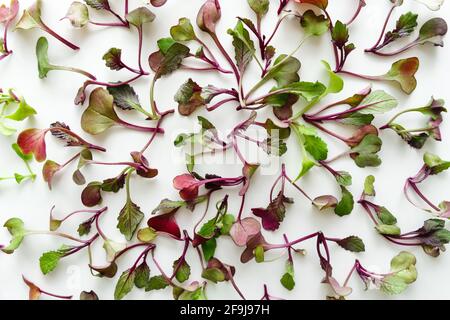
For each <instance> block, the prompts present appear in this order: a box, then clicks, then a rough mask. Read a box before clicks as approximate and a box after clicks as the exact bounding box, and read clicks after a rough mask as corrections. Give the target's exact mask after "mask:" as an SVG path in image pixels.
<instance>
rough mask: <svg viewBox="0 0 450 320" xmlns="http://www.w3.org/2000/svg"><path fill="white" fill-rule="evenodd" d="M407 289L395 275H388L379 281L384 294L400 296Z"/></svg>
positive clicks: (405, 284)
mask: <svg viewBox="0 0 450 320" xmlns="http://www.w3.org/2000/svg"><path fill="white" fill-rule="evenodd" d="M407 288H408V284H407V283H406V282H405V281H404V280H403V279H402V278H400V277H398V276H397V275H389V276H387V277H385V278H384V279H383V280H382V281H381V285H380V289H381V291H383V292H384V293H386V294H389V295H395V294H400V293H402V292H403V291H405V290H406V289H407Z"/></svg>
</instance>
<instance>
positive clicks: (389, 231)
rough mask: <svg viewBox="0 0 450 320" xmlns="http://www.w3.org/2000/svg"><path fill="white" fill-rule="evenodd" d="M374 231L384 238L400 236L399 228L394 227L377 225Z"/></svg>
mask: <svg viewBox="0 0 450 320" xmlns="http://www.w3.org/2000/svg"><path fill="white" fill-rule="evenodd" d="M375 229H377V231H378V233H380V234H382V235H386V236H399V235H400V234H401V230H400V228H399V227H397V226H395V225H387V224H379V225H377V226H376V227H375Z"/></svg>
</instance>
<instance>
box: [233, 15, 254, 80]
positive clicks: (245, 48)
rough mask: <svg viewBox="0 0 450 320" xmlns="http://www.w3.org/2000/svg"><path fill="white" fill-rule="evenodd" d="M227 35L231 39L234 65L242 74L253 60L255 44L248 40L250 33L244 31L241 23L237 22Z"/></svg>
mask: <svg viewBox="0 0 450 320" xmlns="http://www.w3.org/2000/svg"><path fill="white" fill-rule="evenodd" d="M228 34H229V35H231V36H232V37H233V46H234V51H235V59H236V64H237V66H238V69H239V70H240V71H241V72H243V71H244V70H245V69H246V68H247V66H248V65H249V63H250V62H251V61H252V59H253V55H254V53H255V44H254V43H253V41H252V40H251V39H250V33H249V32H248V30H247V29H245V27H244V24H243V23H242V21H238V23H237V25H236V27H235V28H234V29H228Z"/></svg>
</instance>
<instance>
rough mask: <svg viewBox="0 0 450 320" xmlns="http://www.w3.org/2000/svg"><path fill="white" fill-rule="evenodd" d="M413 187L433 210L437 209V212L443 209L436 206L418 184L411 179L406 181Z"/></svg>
mask: <svg viewBox="0 0 450 320" xmlns="http://www.w3.org/2000/svg"><path fill="white" fill-rule="evenodd" d="M406 183H407V184H408V185H409V186H410V187H411V188H413V190H414V192H415V193H416V194H417V195H418V196H419V197H420V198H421V199H422V200H423V201H425V203H426V204H428V205H429V206H430V207H431V208H433V210H436V211H437V212H439V211H441V209H439V208H438V207H437V206H435V205H434V204H433V203H432V202H431V201H430V200H428V198H427V197H426V196H425V195H424V194H423V193H422V191H420V189H419V188H418V187H417V185H416V184H415V183H414V182H412V181H411V180H410V179H408V180H407V182H406Z"/></svg>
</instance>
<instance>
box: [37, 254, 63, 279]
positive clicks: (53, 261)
mask: <svg viewBox="0 0 450 320" xmlns="http://www.w3.org/2000/svg"><path fill="white" fill-rule="evenodd" d="M63 256H64V252H60V251H49V252H46V253H44V254H43V255H42V256H41V257H40V258H39V266H40V267H41V271H42V273H43V274H45V275H46V274H48V273H50V272H52V271H53V270H55V268H56V267H57V266H58V263H59V260H61V258H62V257H63Z"/></svg>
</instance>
